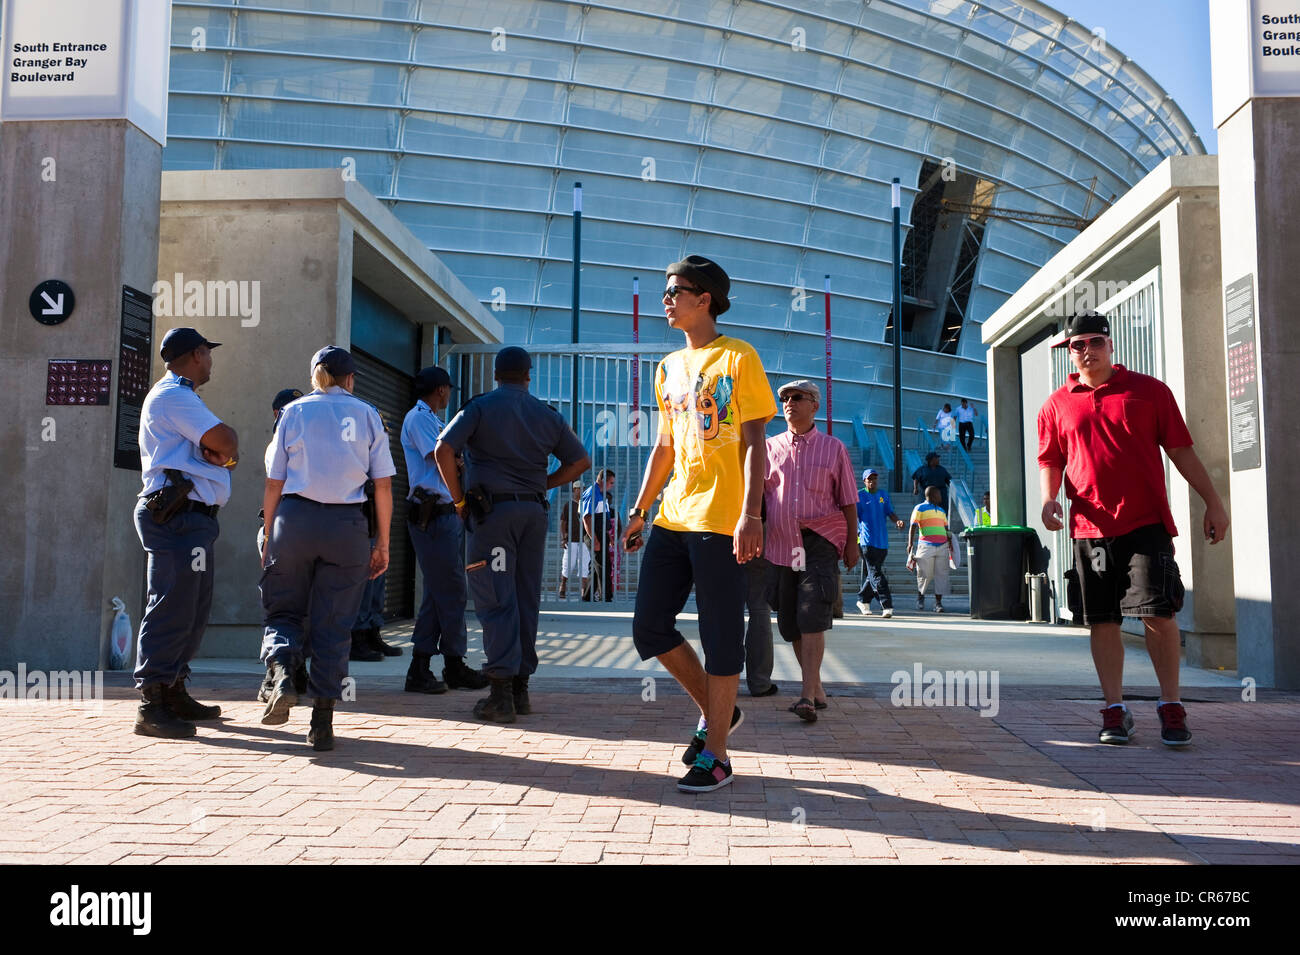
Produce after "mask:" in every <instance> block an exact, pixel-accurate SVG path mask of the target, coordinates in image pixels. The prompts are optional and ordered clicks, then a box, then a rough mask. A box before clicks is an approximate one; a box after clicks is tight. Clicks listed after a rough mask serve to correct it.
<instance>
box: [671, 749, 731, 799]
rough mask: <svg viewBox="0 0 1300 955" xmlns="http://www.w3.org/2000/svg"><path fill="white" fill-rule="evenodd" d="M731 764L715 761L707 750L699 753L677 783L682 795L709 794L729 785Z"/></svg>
mask: <svg viewBox="0 0 1300 955" xmlns="http://www.w3.org/2000/svg"><path fill="white" fill-rule="evenodd" d="M731 780H732V775H731V764H730V762H726V763H724V762H723V761H722V760H720V759H716V758H715V757H714V756H713V754H712V753H710V752H709V751H708V750H705V751H704V752H702V753H700V755H699V757H698V758H697V759H696V760H695V765H694V766H692V767H691V771H690V772H689V773H687V774H686V775H685V776H683V777H682V778H681V779H679V780H678V781H677V788H678V789H680V790H681V791H682V792H684V793H709V792H713V790H715V789H721V788H722V787H723V786H727V785H729V784H730V783H731Z"/></svg>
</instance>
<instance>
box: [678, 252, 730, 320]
mask: <svg viewBox="0 0 1300 955" xmlns="http://www.w3.org/2000/svg"><path fill="white" fill-rule="evenodd" d="M664 274H666V275H680V276H681V277H682V278H684V279H686V281H688V282H690V283H692V284H693V285H695V286H697V287H698V288H702V289H703V290H704V291H706V292H708V293H709V295H710V297H711V298H712V299H713V304H714V305H715V306H717V311H716V312H714V314H715V315H721V314H722V313H723V312H725V311H726V310H727V309H729V308H731V302H730V301H729V300H728V299H727V294H728V293H729V292H730V291H731V279H730V278H729V277H728V276H727V273H726V272H724V271H723V269H722V266H720V265H719V264H718V263H717V262H714V261H713V260H711V259H706V258H705V257H704V256H702V255H688V256H687V257H686V258H684V259H682V260H681V261H680V262H674V263H673V264H672V265H670V266H668V268H666V269H664Z"/></svg>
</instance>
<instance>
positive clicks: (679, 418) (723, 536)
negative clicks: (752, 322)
mask: <svg viewBox="0 0 1300 955" xmlns="http://www.w3.org/2000/svg"><path fill="white" fill-rule="evenodd" d="M667 273H668V288H667V289H666V290H665V291H664V296H663V300H664V314H665V315H666V316H667V318H668V324H669V326H670V327H672V328H676V329H678V330H679V331H681V332H683V333H684V334H685V336H686V347H685V348H683V349H681V350H679V351H675V352H673V353H672V354H671V355H669V356H668V357H666V358H665V359H664V360H663V361H662V362H660V363H659V368H658V370H657V372H656V373H655V400H656V402H657V403H658V405H659V433H658V441H657V443H656V445H655V449H654V451H653V452H651V455H650V461H649V463H648V464H647V465H646V472H645V479H644V480H643V481H642V483H641V493H640V494H639V495H638V497H637V502H636V507H634V508H633V509H632V511H631V514H630V515H629V520H628V523H627V527H626V529H625V530H624V532H623V546H624V547H625V548H626V549H627V550H630V551H631V550H636V549H637V548H639V547H640V546H641V545H642V542H641V534H642V530H643V528H644V526H645V520H646V518H647V517H648V516H649V515H648V513H647V511H648V509H649V508H650V506H651V504H653V503H654V500H655V497H656V496H658V494H659V491H660V489H661V488H663V486H664V482H665V481H667V480H668V475H669V474H670V473H671V474H672V482H671V483H670V484H669V485H668V489H667V490H666V491H665V492H664V498H663V504H662V505H661V506H660V508H659V514H658V516H657V517H656V518H655V521H654V532H653V533H652V534H651V535H650V538H649V541H648V542H647V543H646V552H645V555H644V556H643V557H642V560H641V577H640V585H639V587H638V590H637V596H636V613H635V615H634V617H633V620H632V636H633V640H634V641H635V643H636V648H637V652H638V653H640V654H641V659H643V660H648V659H650V658H651V657H657V658H658V660H659V662H660V663H662V664H663V665H664V668H665V669H666V670H668V672H669V673H671V674H672V675H673V676H674V677H675V678H676V680H677V682H678V683H680V684H681V685H682V688H683V689H685V690H686V692H687V693H689V694H690V695H691V698H692V699H693V700H694V701H695V703H696V704H697V705H698V706H699V708H700V721H699V724H698V726H697V728H696V731H695V735H694V737H692V739H691V742H690V744H689V746H688V747H687V749H686V754H685V756H683V757H682V762H684V763H686V765H688V766H690V767H691V770H690V772H688V773H687V774H686V775H685V776H684V777H682V779H681V780H680V781H679V782H678V783H677V788H678V789H680V790H682V791H683V792H710V791H712V790H714V789H721V788H722V787H723V786H726V785H727V784H728V783H730V782H731V779H732V775H731V763H730V761H729V760H728V759H727V735H728V733H729V732H730V731H731V730H733V729H735V728H736V727H738V726H739V725H740V724H741V722H742V720H744V714H743V713H741V711H740V709H739V708H738V707H737V706H736V689H737V687H738V685H739V682H740V671H741V668H742V667H743V666H744V662H745V651H744V645H745V598H746V594H747V590H748V585H747V581H746V576H745V571H744V569H743V567H742V566H741V565H742V564H745V563H747V562H749V561H751V560H754V559H756V558H757V557H759V556H760V555H761V554H762V552H763V525H762V518H761V510H760V509H761V507H762V500H763V478H764V475H765V473H766V470H767V446H766V434H765V432H766V425H767V422H768V421H769V420H771V418H772V416H773V415H775V414H776V402H775V401H774V400H773V398H772V386H771V385H769V384H768V381H767V373H766V372H764V371H763V363H762V362H761V361H760V360H759V358H758V353H757V352H756V351H754V349H753V347H752V346H751V345H749V344H747V343H746V342H743V341H740V340H738V339H735V338H731V337H728V336H726V335H720V334H718V329H717V317H718V316H719V315H721V314H722V313H723V312H725V311H726V310H727V309H728V308H730V305H731V303H730V302H728V300H727V293H728V292H729V291H730V290H731V280H730V279H729V278H728V277H727V273H726V272H724V271H723V270H722V268H721V267H720V266H718V265H717V263H715V262H712V261H710V260H709V259H706V258H704V257H703V256H699V255H688V256H687V257H686V258H685V259H683V260H682V261H681V262H676V263H674V264H673V265H670V266H668V269H667ZM692 585H693V586H694V587H695V600H696V605H697V608H698V610H699V630H700V642H701V644H703V646H704V665H703V666H701V665H700V660H699V657H697V656H696V655H695V651H694V650H693V649H691V645H690V644H688V643H687V642H686V641H685V639H684V638H683V637H682V635H681V633H680V632H679V631H678V630H677V614H679V613H680V612H681V610H682V608H683V607H684V606H685V605H686V599H687V597H689V596H690V593H691V587H692Z"/></svg>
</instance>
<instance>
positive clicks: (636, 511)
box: [627, 507, 650, 521]
mask: <svg viewBox="0 0 1300 955" xmlns="http://www.w3.org/2000/svg"><path fill="white" fill-rule="evenodd" d="M627 516H628V519H629V520H631V519H632V518H634V517H639V518H641V520H643V521H644V520H645V519H646V518H648V517H649V516H650V512H649V511H647V510H645V509H644V508H640V507H634V508H632V510H630V511H628V512H627Z"/></svg>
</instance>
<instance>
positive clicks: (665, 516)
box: [655, 335, 776, 537]
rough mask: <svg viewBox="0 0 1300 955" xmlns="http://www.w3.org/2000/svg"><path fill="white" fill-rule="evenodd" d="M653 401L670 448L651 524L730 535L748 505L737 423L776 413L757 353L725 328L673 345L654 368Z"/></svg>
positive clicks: (742, 450)
mask: <svg viewBox="0 0 1300 955" xmlns="http://www.w3.org/2000/svg"><path fill="white" fill-rule="evenodd" d="M655 400H656V402H657V403H658V405H659V433H660V434H662V435H672V439H673V454H674V466H673V477H672V480H671V481H670V482H669V483H668V489H667V490H666V491H664V499H663V504H662V505H661V506H660V508H659V513H658V515H657V516H656V517H655V525H656V526H658V527H666V528H668V529H669V530H674V531H701V532H707V533H718V534H726V535H727V536H728V537H730V536H731V535H732V534H734V533H735V532H736V524H737V523H739V521H740V514H741V511H742V510H743V508H744V504H745V501H744V497H745V444H744V442H743V441H742V440H741V434H740V426H741V424H742V423H743V422H746V421H756V420H757V421H764V422H766V421H768V420H770V419H771V418H772V416H773V415H774V414H776V401H775V399H774V398H773V397H772V386H771V385H769V384H768V381H767V373H766V372H765V371H764V370H763V363H762V361H760V360H759V357H758V352H756V351H754V347H753V346H752V345H750V344H749V343H747V342H742V341H740V340H739V339H736V338H730V337H728V336H726V335H721V336H719V337H717V338H715V339H714V340H713V341H711V342H709V344H707V345H705V346H704V347H703V348H683V349H681V350H680V351H675V352H673V353H672V354H671V355H669V356H668V357H666V358H665V359H664V360H663V361H661V362H660V363H659V368H658V370H657V371H656V372H655Z"/></svg>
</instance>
